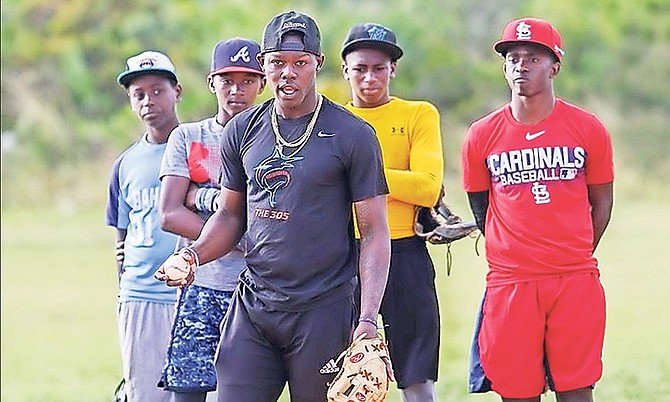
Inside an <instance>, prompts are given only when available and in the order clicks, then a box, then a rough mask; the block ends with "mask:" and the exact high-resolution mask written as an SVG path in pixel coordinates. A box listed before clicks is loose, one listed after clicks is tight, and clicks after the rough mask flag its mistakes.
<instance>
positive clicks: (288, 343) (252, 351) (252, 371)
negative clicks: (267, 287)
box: [216, 284, 356, 402]
mask: <svg viewBox="0 0 670 402" xmlns="http://www.w3.org/2000/svg"><path fill="white" fill-rule="evenodd" d="M354 310H355V306H354V302H353V295H348V296H346V297H345V298H343V299H339V300H336V301H334V302H333V303H330V304H327V305H325V306H319V307H317V308H315V309H313V310H309V311H305V312H286V311H278V310H273V309H271V308H269V307H268V306H266V305H264V304H263V303H261V302H260V301H259V300H258V299H257V298H255V297H254V296H253V294H251V292H250V291H249V289H248V288H247V287H246V286H245V285H243V284H240V285H238V291H237V292H235V294H234V295H233V300H232V303H231V305H230V309H229V311H228V314H227V315H226V318H225V319H224V321H223V328H222V337H221V343H220V344H219V351H218V354H217V360H216V371H217V377H218V394H219V400H225V401H236V402H266V401H267V402H270V401H272V402H274V401H276V400H277V399H278V398H279V396H280V395H281V393H282V390H283V389H284V386H285V384H286V382H287V381H288V383H289V390H290V394H291V401H292V402H312V401H325V400H326V391H327V384H328V383H329V382H331V381H332V380H333V379H334V378H335V374H336V373H337V370H336V369H335V368H333V367H332V366H333V364H334V360H335V359H337V357H338V356H339V355H340V353H341V352H342V351H343V350H344V349H346V347H347V346H348V345H349V343H350V341H351V335H352V331H353V324H354V320H355V318H356V317H355V316H354ZM331 360H333V362H331Z"/></svg>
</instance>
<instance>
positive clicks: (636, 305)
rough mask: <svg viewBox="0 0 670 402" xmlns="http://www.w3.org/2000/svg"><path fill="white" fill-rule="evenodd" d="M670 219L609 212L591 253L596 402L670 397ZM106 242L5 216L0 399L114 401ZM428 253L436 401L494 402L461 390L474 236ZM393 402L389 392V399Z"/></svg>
mask: <svg viewBox="0 0 670 402" xmlns="http://www.w3.org/2000/svg"><path fill="white" fill-rule="evenodd" d="M669 223H670V206H668V205H667V203H665V205H664V204H662V203H661V202H658V203H640V202H636V203H626V202H623V201H620V202H618V203H617V205H616V206H615V211H614V216H613V220H612V223H611V226H610V228H609V230H608V232H607V233H606V234H605V237H604V239H603V241H602V243H601V246H600V249H599V250H598V252H597V256H598V257H599V259H600V261H601V269H602V278H603V283H604V285H605V289H606V292H607V296H608V314H609V315H608V327H607V335H606V341H605V356H604V361H605V373H604V377H603V379H602V381H601V382H600V383H599V384H598V387H597V388H596V390H595V396H596V398H597V399H598V400H599V401H608V402H623V401H644V402H657V401H658V402H660V401H668V400H670V346H669V343H668V339H670V316H669V314H668V313H667V308H668V307H667V306H668V305H670V290H669V288H670V262H669V261H670V246H668V244H670V243H669V240H668V239H670V225H669ZM112 238H113V233H112V230H111V229H109V228H106V227H105V226H104V225H103V211H102V210H86V211H78V212H77V213H76V214H75V213H69V214H62V213H58V212H56V211H53V210H41V211H26V210H3V211H2V267H1V271H2V383H1V388H2V391H1V392H2V394H1V395H2V396H1V400H2V402H41V401H45V402H78V401H81V402H97V401H105V402H107V401H110V400H111V394H112V390H113V389H114V386H115V385H116V382H117V381H118V379H119V378H120V373H121V369H120V361H119V360H120V358H119V352H118V344H117V335H116V324H115V316H114V311H115V303H116V277H115V273H114V262H113V257H112V251H111V245H112ZM480 249H483V244H480ZM431 251H432V252H433V255H434V256H435V259H436V265H437V268H438V280H437V282H438V292H439V299H440V308H441V316H442V317H441V320H442V334H443V335H442V347H441V354H440V359H441V365H440V380H439V382H438V395H439V397H438V400H440V401H473V402H486V401H497V400H498V398H497V397H495V395H492V394H487V395H475V396H469V395H468V394H467V392H466V388H467V367H468V365H467V361H468V351H469V346H470V338H471V335H472V324H473V320H474V316H475V313H476V311H477V308H478V303H479V300H480V297H481V295H482V291H483V281H484V274H485V270H486V268H485V262H484V259H483V257H478V256H476V255H475V252H474V240H472V239H466V240H463V241H460V242H458V243H455V244H454V245H453V246H452V249H451V251H452V254H453V259H454V261H453V268H452V273H451V276H449V277H447V276H446V270H445V266H444V252H445V248H444V247H434V248H432V249H431ZM546 399H548V400H554V397H553V396H550V397H548V398H546ZM283 400H285V401H287V400H288V399H287V398H286V397H284V398H283ZM399 400H400V399H399V397H398V394H397V392H396V391H392V393H391V395H390V398H389V401H390V402H397V401H399Z"/></svg>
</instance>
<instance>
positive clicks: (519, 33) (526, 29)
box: [516, 21, 532, 40]
mask: <svg viewBox="0 0 670 402" xmlns="http://www.w3.org/2000/svg"><path fill="white" fill-rule="evenodd" d="M531 36H532V33H531V31H530V25H528V24H526V21H521V22H519V25H517V26H516V38H517V39H519V40H529V39H530V38H531Z"/></svg>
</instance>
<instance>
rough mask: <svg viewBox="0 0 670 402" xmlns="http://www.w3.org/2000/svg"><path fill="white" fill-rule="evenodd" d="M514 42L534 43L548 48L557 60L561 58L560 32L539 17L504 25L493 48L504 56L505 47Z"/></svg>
mask: <svg viewBox="0 0 670 402" xmlns="http://www.w3.org/2000/svg"><path fill="white" fill-rule="evenodd" d="M516 43H536V44H538V45H542V46H544V47H546V48H547V49H549V51H551V53H552V54H553V55H554V56H556V59H557V60H558V61H561V60H563V55H564V54H565V52H564V51H563V40H562V39H561V34H560V33H559V32H558V30H557V29H556V28H554V27H553V26H552V25H551V24H550V23H549V22H547V21H545V20H542V19H539V18H521V19H518V20H514V21H512V22H510V23H508V24H507V26H505V29H504V30H503V33H502V38H501V39H500V40H499V41H497V42H496V43H495V44H494V45H493V49H494V50H495V51H496V52H498V53H499V54H500V55H501V56H503V57H505V54H506V53H507V49H509V47H510V46H512V45H514V44H516Z"/></svg>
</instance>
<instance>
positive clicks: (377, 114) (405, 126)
mask: <svg viewBox="0 0 670 402" xmlns="http://www.w3.org/2000/svg"><path fill="white" fill-rule="evenodd" d="M345 107H346V108H347V109H349V110H350V111H351V112H353V113H354V114H356V115H357V116H359V117H360V118H362V119H363V120H365V121H367V122H368V123H370V125H372V127H374V129H375V131H376V132H377V138H379V143H380V145H381V149H382V157H383V159H384V172H385V173H386V181H387V183H388V186H389V195H388V197H387V209H388V223H389V229H390V231H391V239H401V238H404V237H410V236H413V235H414V210H415V208H416V206H423V207H431V206H433V205H435V203H436V202H437V199H438V197H439V195H440V188H441V186H442V178H443V174H444V173H443V172H444V156H443V154H442V137H441V134H440V114H439V112H438V110H437V108H436V107H435V106H433V105H432V104H430V103H428V102H424V101H408V100H404V99H400V98H397V97H393V96H392V97H391V100H390V101H389V102H387V103H385V104H383V105H381V106H378V107H374V108H358V107H355V106H354V105H353V104H352V102H351V101H349V102H348V103H347V104H346V105H345ZM356 235H357V236H358V230H356Z"/></svg>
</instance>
